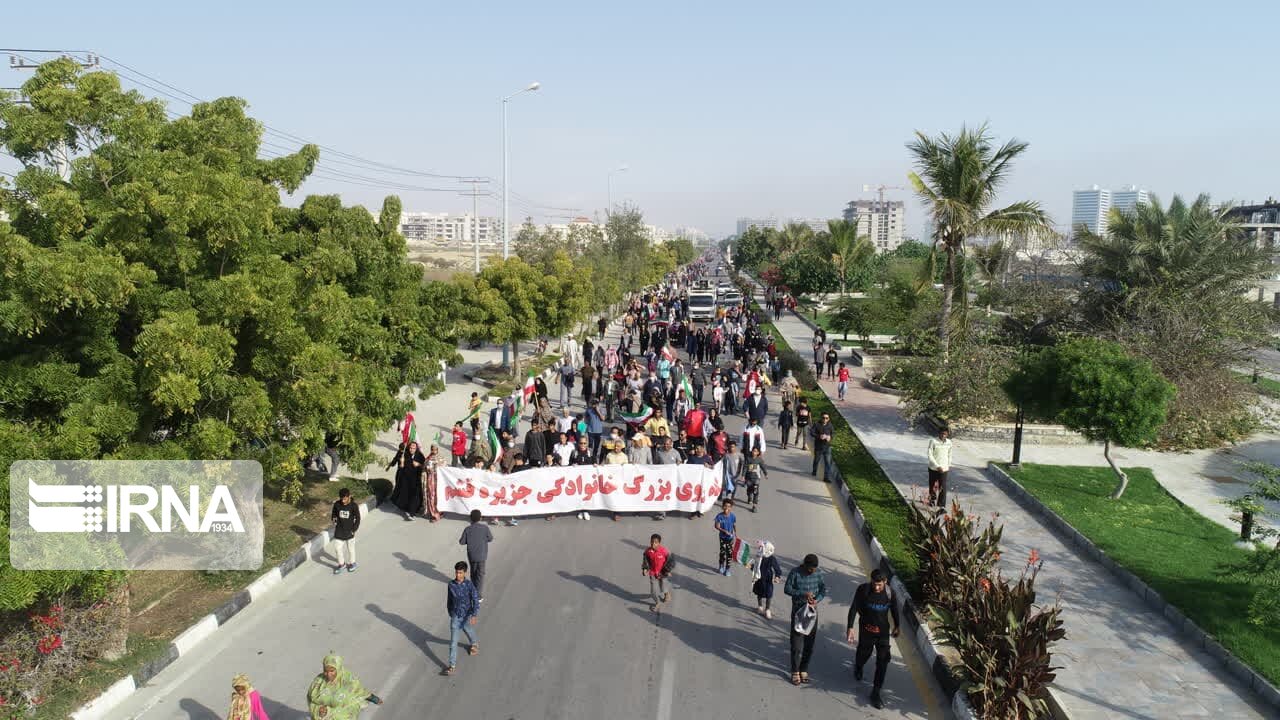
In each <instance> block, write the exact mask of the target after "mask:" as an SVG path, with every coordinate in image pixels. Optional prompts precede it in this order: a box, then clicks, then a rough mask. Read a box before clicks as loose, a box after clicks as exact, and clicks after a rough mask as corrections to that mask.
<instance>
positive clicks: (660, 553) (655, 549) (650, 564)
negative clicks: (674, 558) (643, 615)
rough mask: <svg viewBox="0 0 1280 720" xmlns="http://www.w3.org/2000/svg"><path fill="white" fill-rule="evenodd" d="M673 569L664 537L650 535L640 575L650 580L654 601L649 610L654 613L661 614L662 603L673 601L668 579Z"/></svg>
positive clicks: (650, 592) (650, 594)
mask: <svg viewBox="0 0 1280 720" xmlns="http://www.w3.org/2000/svg"><path fill="white" fill-rule="evenodd" d="M672 567H673V563H672V562H671V552H670V551H668V550H667V548H666V547H664V546H663V545H662V536H661V535H659V534H658V533H654V534H652V535H650V536H649V547H647V548H645V551H644V559H643V560H642V561H641V565H640V573H641V574H642V575H644V576H645V577H648V578H649V597H651V598H652V599H653V604H652V605H650V606H649V609H650V610H652V611H654V612H661V611H662V610H661V608H662V603H665V602H670V601H671V591H670V590H668V589H667V579H668V578H670V577H671V568H672Z"/></svg>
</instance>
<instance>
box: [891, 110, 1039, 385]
mask: <svg viewBox="0 0 1280 720" xmlns="http://www.w3.org/2000/svg"><path fill="white" fill-rule="evenodd" d="M1026 149H1027V143H1025V142H1022V141H1020V140H1010V141H1009V142H1006V143H1005V144H1004V145H1002V146H1000V147H996V146H995V145H994V143H993V140H992V138H991V135H990V133H989V132H988V131H987V126H986V125H982V126H980V127H978V128H976V129H969V128H966V127H962V128H960V132H959V133H958V134H956V135H954V136H953V135H949V134H947V133H942V134H940V135H938V136H937V137H936V138H934V137H929V136H927V135H925V134H924V133H922V132H918V131H917V132H916V139H915V140H913V141H911V142H909V143H907V150H909V151H910V152H911V154H912V155H914V156H915V165H916V170H917V172H913V173H911V174H910V175H908V178H909V179H910V180H911V184H912V185H913V186H914V187H915V190H916V193H917V194H918V195H919V196H920V199H921V200H923V201H924V204H925V207H926V212H928V213H929V216H930V219H931V220H932V221H933V227H934V228H936V229H935V230H934V234H933V247H934V253H935V255H936V254H937V253H939V252H940V253H943V254H944V255H945V256H946V269H945V272H944V274H943V276H942V317H941V322H939V323H938V340H939V344H940V346H941V350H942V359H943V361H944V362H945V361H946V360H947V358H948V354H949V351H950V347H951V336H950V328H951V319H952V318H951V314H952V313H951V305H952V298H953V295H954V293H955V288H956V256H957V255H961V256H963V254H964V250H965V241H966V239H968V238H970V237H975V236H979V235H1005V234H1008V235H1014V236H1028V235H1034V234H1038V233H1048V232H1052V230H1051V225H1050V221H1049V216H1048V215H1047V214H1046V213H1045V211H1044V210H1042V209H1041V208H1040V204H1039V203H1036V202H1032V201H1029V200H1024V201H1021V202H1016V203H1013V204H1012V205H1009V206H1006V207H1003V208H999V209H995V210H993V209H991V206H992V205H993V204H994V203H995V200H996V195H997V194H998V193H999V191H1000V188H1001V186H1002V185H1004V183H1005V181H1006V180H1008V178H1009V172H1010V171H1011V170H1012V165H1013V160H1014V159H1015V158H1016V157H1018V156H1019V155H1021V154H1022V152H1023V151H1024V150H1026ZM963 302H964V303H965V304H966V305H967V303H968V299H967V298H963Z"/></svg>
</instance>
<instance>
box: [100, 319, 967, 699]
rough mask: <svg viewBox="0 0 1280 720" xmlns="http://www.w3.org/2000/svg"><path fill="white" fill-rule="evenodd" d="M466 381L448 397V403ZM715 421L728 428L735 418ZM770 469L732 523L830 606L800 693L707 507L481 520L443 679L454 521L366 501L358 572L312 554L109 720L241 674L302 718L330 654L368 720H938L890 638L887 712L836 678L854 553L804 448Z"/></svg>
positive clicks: (783, 455)
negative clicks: (726, 571)
mask: <svg viewBox="0 0 1280 720" xmlns="http://www.w3.org/2000/svg"><path fill="white" fill-rule="evenodd" d="M611 336H612V333H611ZM464 389H465V388H454V389H453V390H452V393H458V394H461V395H463V396H465V394H466V393H465V392H463V390H464ZM433 400H434V398H433ZM772 400H773V402H774V404H780V403H777V398H776V395H775V396H774V397H773V398H772ZM440 402H441V403H447V404H446V405H442V407H440V408H436V411H437V412H436V413H435V414H440V413H442V412H445V409H446V408H447V413H446V414H447V415H448V416H449V417H451V416H452V414H454V410H453V408H456V407H458V406H459V405H458V403H457V401H456V400H444V399H442V400H441V401H440ZM423 405H424V406H425V407H424V408H423V409H424V410H425V413H427V414H421V415H419V417H428V418H433V414H429V413H430V412H431V409H432V403H431V401H428V402H427V403H424V404H423ZM433 419H434V418H433ZM728 425H729V430H730V431H731V433H737V432H740V430H741V427H742V419H741V418H731V419H729V423H728ZM770 434H771V436H772V435H776V431H773V430H771V433H770ZM767 461H768V466H769V471H770V477H769V481H768V482H767V483H766V484H765V486H764V489H763V490H762V503H761V510H760V512H759V513H757V514H751V513H750V512H747V511H740V512H739V513H738V515H739V526H740V532H741V534H742V535H743V537H747V538H752V539H754V538H760V537H765V538H768V539H770V540H772V541H773V542H774V544H775V545H776V546H777V548H778V551H777V552H778V556H779V559H780V560H781V561H782V565H783V568H784V571H786V570H789V569H790V568H791V567H794V566H795V565H796V564H798V562H799V559H800V558H801V557H802V556H803V555H804V554H805V553H808V552H815V553H817V554H818V555H819V557H820V558H821V563H822V566H823V568H824V569H825V570H826V572H827V573H828V575H827V581H828V587H829V589H830V591H831V599H830V600H829V601H828V602H827V603H825V604H824V605H823V606H822V607H821V608H820V611H819V623H820V633H821V636H820V639H819V642H818V645H817V649H816V652H815V656H814V662H813V665H812V666H811V668H810V670H811V674H812V676H813V684H812V685H811V686H808V687H803V688H795V687H792V686H791V685H790V684H789V683H788V682H787V679H786V674H787V645H788V644H787V627H786V620H785V618H786V615H787V612H786V609H787V608H788V607H789V604H788V599H787V598H786V597H785V596H783V595H782V594H781V592H780V587H781V586H779V592H778V593H777V597H775V601H776V602H778V603H779V606H780V608H781V609H782V610H783V612H780V613H775V617H774V619H773V620H771V621H767V620H765V619H764V618H763V617H761V616H760V615H758V614H756V613H755V599H754V597H753V596H752V595H751V594H750V584H751V580H750V577H749V574H748V573H747V572H746V571H745V570H741V571H739V572H736V573H734V575H733V576H732V577H729V578H725V577H722V576H720V575H718V574H717V573H716V572H715V559H716V539H715V536H714V531H713V529H712V527H711V517H710V515H708V516H706V517H704V518H700V519H694V520H689V519H685V518H684V517H669V518H668V519H667V520H666V521H664V522H656V521H653V520H651V519H650V518H648V517H636V516H630V517H623V518H622V520H621V521H619V522H616V523H615V522H611V521H610V520H609V518H608V516H607V515H597V516H593V517H592V519H591V520H590V521H586V522H584V521H580V520H576V519H572V518H561V519H557V520H556V521H554V522H545V521H543V520H526V521H524V522H522V523H521V524H520V526H519V527H516V528H507V527H498V528H494V534H495V541H494V543H493V545H492V548H491V555H490V569H489V573H488V578H487V591H486V593H485V594H486V601H485V604H484V606H483V610H482V614H481V617H480V623H479V625H478V626H477V629H478V632H479V638H480V647H481V652H480V654H479V656H477V657H467V656H466V654H465V652H463V653H461V654H460V657H459V663H458V666H459V667H458V674H457V675H455V676H453V677H442V676H440V675H439V672H440V670H441V668H442V667H443V665H444V664H445V660H446V658H447V654H448V622H447V618H446V614H445V609H444V601H445V583H446V582H447V581H448V579H449V578H450V577H451V576H452V566H453V563H454V562H456V561H457V560H459V559H464V554H463V552H462V548H460V547H459V546H458V545H457V539H458V535H459V533H460V532H461V530H462V528H463V522H462V521H461V520H459V519H457V518H451V519H446V520H445V521H442V522H440V523H436V524H434V525H432V524H428V523H426V522H425V521H422V520H416V521H413V522H405V521H403V520H402V519H400V518H399V516H397V515H394V514H392V513H389V512H382V511H378V512H375V513H373V517H372V518H370V519H369V520H368V521H367V522H366V524H365V525H364V526H362V528H361V531H360V535H359V563H360V568H359V571H358V572H356V573H355V574H350V575H349V574H346V573H344V574H342V575H340V576H333V575H332V574H331V572H330V568H329V565H327V564H326V563H330V562H332V559H330V558H327V557H324V558H319V559H318V560H316V561H314V562H312V563H310V564H309V565H308V566H306V567H303V568H300V569H298V570H297V571H295V572H294V573H292V574H290V575H289V577H288V578H287V579H286V580H285V582H284V583H282V584H281V585H280V586H278V587H277V588H276V589H275V590H273V591H272V593H271V594H269V595H268V596H267V597H265V598H263V600H262V601H259V602H257V603H254V604H253V605H251V606H250V607H249V608H248V609H246V610H245V611H244V612H242V613H240V615H238V616H236V617H235V618H233V619H232V620H231V622H229V623H228V624H227V625H226V626H224V627H223V628H222V629H220V630H219V631H218V632H217V633H216V634H215V635H214V636H213V637H211V638H210V639H208V640H206V641H205V642H204V643H203V644H202V645H201V646H200V647H198V648H197V649H196V650H195V651H194V652H192V653H190V654H188V655H186V656H184V657H182V658H180V659H179V660H178V661H177V662H175V663H174V664H173V665H171V666H170V667H168V668H166V669H165V670H164V671H163V672H162V673H161V674H160V675H158V676H157V677H156V678H155V679H154V680H153V682H152V684H151V685H150V686H148V687H146V688H144V689H142V690H140V691H139V692H137V693H135V694H134V695H133V696H132V697H131V698H130V699H129V700H128V701H127V702H126V704H125V705H123V706H122V707H120V708H119V709H118V710H117V711H116V712H115V713H113V715H112V716H113V717H121V718H134V717H137V718H146V719H148V720H150V719H153V718H154V719H160V718H163V719H165V720H170V719H172V718H184V719H187V720H195V719H197V718H198V719H202V720H204V719H208V720H212V719H214V718H221V717H223V714H224V713H225V712H226V708H227V700H228V693H229V691H230V688H229V683H230V679H231V677H232V676H233V675H234V674H236V673H238V672H245V673H248V674H249V676H250V677H251V678H252V679H253V681H254V684H255V686H256V687H257V688H258V689H259V691H261V692H262V694H263V697H264V704H265V705H266V709H267V711H268V712H269V713H270V715H271V717H272V719H273V720H281V718H283V719H285V720H289V719H290V718H300V717H305V716H306V715H305V710H306V704H305V697H304V695H305V691H306V688H307V685H308V684H309V682H310V680H311V678H312V677H314V675H315V674H316V673H317V672H319V670H320V667H319V665H320V658H321V657H322V656H323V655H324V654H325V653H326V652H328V651H329V650H330V649H333V650H336V651H338V652H339V653H341V654H342V655H343V656H344V657H345V659H346V661H347V665H348V667H350V668H351V669H352V670H353V671H354V672H355V673H356V674H357V676H359V677H360V678H361V679H362V680H363V681H364V682H365V683H366V685H367V686H369V687H370V688H371V689H374V690H375V691H377V692H379V693H380V694H381V695H382V696H383V697H384V698H385V699H386V704H385V705H383V706H382V707H379V708H374V709H370V710H367V711H366V713H365V715H367V716H368V717H370V718H422V717H425V716H427V715H428V714H430V715H431V716H434V717H457V718H469V719H470V718H477V719H480V718H493V719H494V720H507V719H508V718H591V719H593V720H594V719H596V718H601V717H620V718H657V719H658V720H669V719H670V718H678V717H711V716H730V717H734V718H775V717H778V716H779V715H780V714H785V715H786V716H788V717H809V718H829V717H837V716H851V715H852V716H859V717H873V718H874V717H879V718H889V717H893V718H945V717H949V716H950V713H949V712H948V711H945V710H944V709H943V708H942V705H941V700H940V697H939V696H938V694H937V690H936V688H935V686H934V685H933V684H932V679H931V678H930V677H929V676H928V673H927V671H926V670H925V669H924V667H923V666H922V664H921V663H920V661H919V659H918V658H916V657H915V656H914V655H911V656H908V657H907V658H905V660H904V657H903V653H904V652H911V649H910V646H909V645H908V644H906V643H905V642H898V643H897V644H896V645H895V648H894V656H895V657H894V660H893V666H892V667H891V668H890V671H889V679H888V682H887V684H886V688H885V692H884V698H885V701H886V703H887V707H886V708H885V709H884V710H882V711H876V710H874V709H873V708H871V706H870V705H869V704H868V703H867V699H866V695H867V691H868V690H869V688H870V686H869V685H866V684H855V683H854V682H853V680H852V678H851V670H850V668H851V659H852V649H851V647H850V646H849V645H847V644H846V643H844V641H843V638H844V627H845V615H846V613H847V610H848V603H849V600H850V598H851V597H852V595H853V590H854V588H855V586H856V584H857V583H858V582H861V581H863V580H864V579H865V575H864V570H863V567H864V566H865V557H863V556H860V555H858V554H856V553H855V550H854V549H853V548H854V545H853V543H854V540H853V539H852V538H853V535H852V533H851V532H850V527H849V525H848V520H847V517H846V516H845V513H844V512H843V511H842V510H841V509H840V508H839V503H836V502H833V497H834V493H833V491H832V490H831V489H830V487H829V486H827V485H825V484H823V483H820V482H817V481H816V480H815V479H814V478H812V477H811V476H810V475H809V474H808V470H809V462H810V459H809V455H808V454H807V453H802V452H800V451H797V450H788V451H786V452H783V451H780V450H777V449H771V450H770V451H769V454H768V456H767ZM652 532H660V533H662V534H663V536H664V538H665V541H666V544H667V545H668V547H670V548H671V550H672V552H673V553H674V555H675V556H676V557H677V558H678V563H679V564H678V567H679V570H678V571H677V574H676V577H675V578H674V581H673V584H674V590H673V593H672V594H673V597H672V601H671V603H670V605H669V606H668V608H667V609H666V611H664V613H663V614H662V615H661V616H654V615H653V614H652V613H651V612H650V611H649V608H648V600H647V593H648V581H647V580H646V579H645V578H643V577H641V575H640V553H641V549H642V548H643V546H644V544H645V543H647V541H648V537H649V534H650V533H652ZM858 552H861V551H858ZM868 670H870V668H868ZM868 677H870V673H868Z"/></svg>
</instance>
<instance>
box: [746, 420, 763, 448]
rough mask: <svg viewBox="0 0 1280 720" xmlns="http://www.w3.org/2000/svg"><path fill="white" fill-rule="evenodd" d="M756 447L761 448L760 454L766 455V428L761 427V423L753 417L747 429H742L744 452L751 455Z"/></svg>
mask: <svg viewBox="0 0 1280 720" xmlns="http://www.w3.org/2000/svg"><path fill="white" fill-rule="evenodd" d="M754 449H759V450H760V454H761V455H764V453H765V445H764V428H762V427H760V423H758V422H756V419H755V418H751V420H749V421H748V424H747V427H746V429H744V430H743V431H742V452H743V453H744V454H747V455H750V454H751V451H752V450H754Z"/></svg>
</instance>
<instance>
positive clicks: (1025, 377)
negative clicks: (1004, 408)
mask: <svg viewBox="0 0 1280 720" xmlns="http://www.w3.org/2000/svg"><path fill="white" fill-rule="evenodd" d="M1004 390H1005V393H1006V394H1007V395H1008V396H1009V399H1010V401H1012V402H1014V403H1021V404H1022V406H1023V408H1024V409H1025V410H1026V412H1027V413H1028V414H1029V415H1032V416H1035V417H1041V418H1045V419H1048V420H1052V421H1056V422H1059V423H1061V424H1062V425H1064V426H1066V427H1067V428H1069V429H1071V430H1075V431H1076V432H1079V433H1080V434H1082V435H1084V436H1085V437H1086V438H1088V439H1089V440H1092V441H1094V442H1101V443H1102V444H1103V445H1102V454H1103V457H1105V458H1106V460H1107V464H1108V465H1110V466H1111V470H1112V471H1113V472H1115V474H1116V477H1117V478H1118V480H1119V483H1118V484H1117V486H1116V489H1115V492H1113V493H1112V494H1111V497H1112V498H1113V499H1114V498H1119V497H1120V496H1121V495H1123V494H1124V490H1125V488H1126V487H1127V486H1128V484H1129V477H1128V475H1126V474H1125V472H1124V471H1123V470H1121V469H1120V467H1119V466H1118V465H1116V462H1115V460H1114V459H1112V457H1111V445H1112V444H1113V443H1114V444H1118V445H1124V446H1128V447H1135V446H1138V445H1142V444H1144V443H1148V442H1151V441H1152V440H1153V439H1155V436H1156V432H1157V431H1158V430H1159V429H1160V426H1161V425H1162V424H1163V423H1164V422H1165V418H1166V416H1167V413H1168V406H1169V401H1170V400H1171V399H1172V398H1173V396H1174V392H1175V390H1174V387H1173V385H1172V384H1171V383H1170V382H1169V381H1167V380H1165V379H1164V378H1163V377H1161V376H1160V373H1158V372H1156V370H1155V368H1153V367H1152V366H1151V363H1150V362H1148V361H1147V360H1145V359H1141V358H1136V357H1133V356H1131V355H1129V354H1128V353H1127V352H1125V349H1124V347H1123V346H1121V345H1119V344H1118V343H1113V342H1108V341H1105V340H1098V339H1095V338H1080V339H1076V340H1071V341H1068V342H1065V343H1062V344H1059V345H1055V346H1053V347H1050V348H1046V349H1044V350H1041V351H1040V352H1037V353H1034V354H1029V355H1025V356H1024V357H1023V359H1022V360H1021V361H1020V362H1019V364H1018V367H1017V368H1016V369H1015V370H1014V372H1013V373H1012V374H1011V375H1010V377H1009V379H1008V380H1007V381H1006V382H1005V384H1004Z"/></svg>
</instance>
